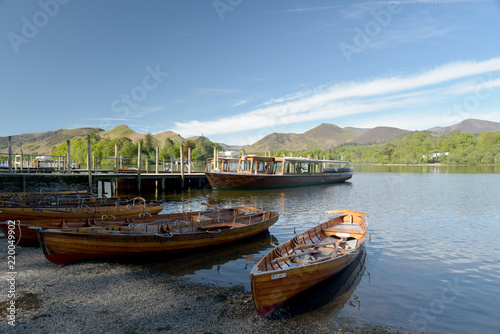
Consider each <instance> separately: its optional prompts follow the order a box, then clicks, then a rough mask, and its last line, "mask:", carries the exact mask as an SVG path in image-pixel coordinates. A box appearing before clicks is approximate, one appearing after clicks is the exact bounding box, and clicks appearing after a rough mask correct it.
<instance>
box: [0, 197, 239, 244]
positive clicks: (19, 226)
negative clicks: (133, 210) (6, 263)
mask: <svg viewBox="0 0 500 334" xmlns="http://www.w3.org/2000/svg"><path fill="white" fill-rule="evenodd" d="M205 204H206V203H205ZM206 205H209V204H206ZM209 206H211V205H209ZM211 207H212V209H211V210H207V211H192V212H187V213H170V214H162V215H156V214H155V215H141V216H139V215H137V216H126V217H118V218H116V217H112V216H109V215H108V216H105V217H101V218H99V219H97V218H75V219H36V220H17V221H15V222H14V223H13V224H14V227H13V228H12V227H11V228H10V229H12V230H13V232H11V234H12V233H13V236H14V241H15V242H16V245H19V246H23V247H29V246H39V245H40V243H39V242H38V235H37V232H36V230H37V229H39V228H40V229H44V230H45V229H66V228H82V227H92V226H103V225H116V226H120V225H121V226H128V225H129V224H144V223H149V222H153V221H157V220H159V219H170V220H178V221H197V220H210V219H220V218H225V217H230V216H232V215H234V209H221V210H219V209H217V208H215V207H213V206H211ZM10 224H11V225H12V223H10ZM0 229H1V230H2V232H3V233H4V234H5V236H8V234H9V222H8V221H5V222H0Z"/></svg>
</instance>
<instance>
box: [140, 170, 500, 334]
mask: <svg viewBox="0 0 500 334" xmlns="http://www.w3.org/2000/svg"><path fill="white" fill-rule="evenodd" d="M354 167H355V173H354V176H353V178H352V179H351V180H350V181H348V182H346V183H343V184H333V185H325V186H311V187H300V188H287V189H274V190H261V191H226V190H217V191H214V190H193V191H185V192H183V193H177V194H167V195H165V198H164V200H165V203H164V206H165V212H173V211H192V210H200V209H204V208H206V207H204V206H203V205H202V203H203V202H209V203H211V204H215V205H217V206H220V207H225V206H235V205H249V206H255V207H257V208H261V209H265V210H271V211H277V212H279V213H280V219H279V220H278V222H277V223H276V224H275V225H274V226H272V227H271V228H270V229H269V233H266V234H264V235H259V236H257V237H255V238H253V239H250V240H246V241H243V242H239V243H237V244H234V245H229V246H224V247H218V248H215V249H210V250H207V251H204V252H203V255H200V254H196V253H193V254H184V255H182V256H178V257H177V258H175V259H172V260H168V261H158V260H152V261H150V262H148V263H146V264H145V266H146V267H147V268H148V269H151V270H156V271H163V272H165V273H168V274H172V275H180V276H183V277H186V278H187V279H189V280H190V281H192V282H196V283H205V284H213V285H222V286H234V285H240V286H244V287H245V288H246V289H247V290H249V291H250V280H249V273H250V270H251V269H252V267H253V265H254V264H255V261H253V260H252V258H251V257H254V258H260V257H261V256H262V255H263V254H265V253H266V252H267V251H269V250H270V249H272V247H273V246H272V245H271V242H274V243H276V242H280V243H281V242H284V241H286V240H288V239H289V238H291V237H293V236H294V233H300V232H303V231H304V230H306V229H308V228H310V227H312V226H314V225H315V224H317V223H318V222H319V220H320V219H323V218H324V214H323V213H324V212H325V211H327V210H334V209H349V210H356V211H361V212H365V213H368V214H369V215H370V217H369V218H368V224H369V225H368V226H369V227H368V229H369V230H368V231H369V234H370V235H371V240H370V242H368V244H367V246H366V247H365V251H364V252H363V253H362V256H361V257H360V258H359V260H358V261H356V262H355V263H353V265H351V266H349V267H348V268H346V270H345V271H344V272H342V273H341V274H339V275H338V276H336V277H334V278H332V279H329V280H327V281H325V282H324V283H322V284H321V285H320V286H319V287H317V288H316V289H313V291H310V292H308V293H307V295H305V296H304V295H303V296H299V297H297V298H295V299H294V300H292V301H291V302H290V303H287V304H285V305H283V306H282V307H281V308H279V309H278V310H277V311H276V312H275V314H274V315H273V317H277V318H287V317H304V318H308V319H311V318H312V319H317V321H322V322H330V323H332V324H342V323H349V324H350V325H351V326H352V324H359V325H360V326H363V324H371V325H386V326H390V327H392V328H394V329H397V328H400V329H402V330H405V331H414V332H428V333H500V317H499V316H498V314H499V310H500V298H499V296H500V174H499V173H500V168H499V167H498V166H496V167H495V166H486V167H446V166H443V167H434V166H432V167H406V166H354ZM249 256H250V257H249Z"/></svg>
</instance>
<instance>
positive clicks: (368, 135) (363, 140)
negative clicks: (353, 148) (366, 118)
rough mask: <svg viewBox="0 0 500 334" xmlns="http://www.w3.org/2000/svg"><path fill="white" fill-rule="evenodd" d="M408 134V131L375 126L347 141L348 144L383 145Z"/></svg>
mask: <svg viewBox="0 0 500 334" xmlns="http://www.w3.org/2000/svg"><path fill="white" fill-rule="evenodd" d="M407 132H409V131H408V130H401V129H398V128H391V127H388V126H377V127H376V128H373V129H370V130H368V131H366V132H364V133H362V134H361V135H359V136H358V137H356V138H354V139H353V140H352V141H349V142H348V143H349V144H360V145H367V144H376V143H383V142H385V141H388V140H389V139H392V138H395V137H397V136H399V135H401V134H403V133H407Z"/></svg>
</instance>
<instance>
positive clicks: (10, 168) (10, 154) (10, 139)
mask: <svg viewBox="0 0 500 334" xmlns="http://www.w3.org/2000/svg"><path fill="white" fill-rule="evenodd" d="M8 164H9V173H12V136H9V161H8Z"/></svg>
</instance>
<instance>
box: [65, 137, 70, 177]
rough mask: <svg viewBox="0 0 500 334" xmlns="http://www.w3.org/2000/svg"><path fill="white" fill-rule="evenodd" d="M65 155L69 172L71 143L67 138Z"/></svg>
mask: <svg viewBox="0 0 500 334" xmlns="http://www.w3.org/2000/svg"><path fill="white" fill-rule="evenodd" d="M66 145H67V147H66V152H67V153H66V156H67V159H68V173H71V143H70V141H69V140H67V141H66Z"/></svg>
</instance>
